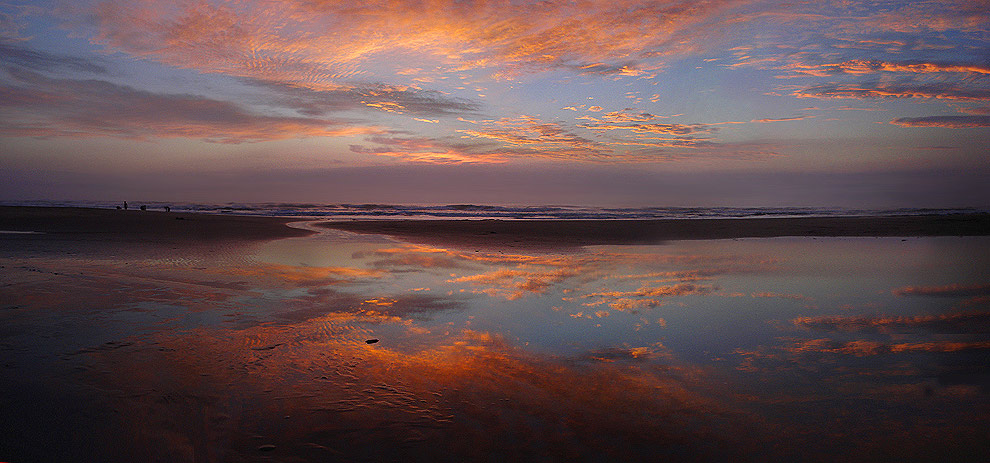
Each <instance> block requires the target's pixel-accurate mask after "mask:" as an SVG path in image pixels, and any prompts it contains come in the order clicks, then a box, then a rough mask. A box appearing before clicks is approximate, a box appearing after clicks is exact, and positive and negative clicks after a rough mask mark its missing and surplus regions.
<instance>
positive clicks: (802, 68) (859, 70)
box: [788, 59, 990, 77]
mask: <svg viewBox="0 0 990 463" xmlns="http://www.w3.org/2000/svg"><path fill="white" fill-rule="evenodd" d="M788 68H789V69H792V70H794V71H795V72H798V73H801V74H807V75H812V76H820V77H821V76H832V75H838V74H851V75H865V74H875V73H881V72H886V73H910V74H952V73H962V74H972V75H976V76H981V75H988V74H990V66H985V65H981V64H970V63H939V62H926V61H884V60H877V59H851V60H846V61H842V62H838V63H822V64H814V63H808V62H794V63H792V64H790V65H789V66H788Z"/></svg>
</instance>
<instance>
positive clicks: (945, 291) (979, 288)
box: [891, 283, 990, 297]
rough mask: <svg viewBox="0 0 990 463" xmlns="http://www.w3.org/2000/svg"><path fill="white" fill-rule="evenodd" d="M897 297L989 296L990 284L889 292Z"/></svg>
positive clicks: (916, 288) (953, 285)
mask: <svg viewBox="0 0 990 463" xmlns="http://www.w3.org/2000/svg"><path fill="white" fill-rule="evenodd" d="M891 292H892V293H893V294H895V295H897V296H949V297H953V296H983V295H988V294H990V283H977V284H966V285H964V284H959V283H954V284H951V285H943V286H905V287H903V288H897V289H894V290H892V291H891Z"/></svg>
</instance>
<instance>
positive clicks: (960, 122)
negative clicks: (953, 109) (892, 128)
mask: <svg viewBox="0 0 990 463" xmlns="http://www.w3.org/2000/svg"><path fill="white" fill-rule="evenodd" d="M890 123H891V124H894V125H900V126H902V127H942V128H946V129H972V128H978V127H990V116H926V117H899V118H897V119H894V120H892V121H890Z"/></svg>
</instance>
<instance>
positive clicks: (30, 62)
mask: <svg viewBox="0 0 990 463" xmlns="http://www.w3.org/2000/svg"><path fill="white" fill-rule="evenodd" d="M97 61H98V60H92V59H83V58H76V57H74V56H66V55H58V54H53V53H47V52H43V51H38V50H33V49H31V48H27V47H20V46H16V45H12V44H9V43H3V42H2V41H0V62H3V63H5V64H7V65H16V66H21V67H25V68H28V69H34V70H37V71H59V70H65V71H80V72H88V73H92V74H106V72H107V69H106V67H105V66H103V65H102V64H99V63H98V62H97Z"/></svg>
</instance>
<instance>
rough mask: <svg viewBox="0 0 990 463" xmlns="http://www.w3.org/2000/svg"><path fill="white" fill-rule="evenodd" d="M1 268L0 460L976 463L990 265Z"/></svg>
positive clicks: (86, 256) (883, 254)
mask: <svg viewBox="0 0 990 463" xmlns="http://www.w3.org/2000/svg"><path fill="white" fill-rule="evenodd" d="M114 256H118V254H117V253H110V252H107V251H106V250H103V251H101V253H99V254H95V255H94V254H93V253H80V254H67V253H65V252H55V251H50V250H49V251H46V252H40V253H39V252H23V253H19V252H9V253H7V255H4V256H3V257H2V259H0V265H2V268H0V275H2V277H3V278H2V280H3V283H2V284H3V290H2V292H0V321H2V323H0V359H2V369H0V392H2V398H0V410H2V411H0V418H2V420H3V422H4V423H5V432H4V433H3V437H0V460H4V461H16V462H28V461H55V460H61V461H425V460H429V461H532V460H538V461H559V460H575V461H608V460H603V459H610V460H611V461H728V460H732V461H739V460H779V459H793V460H801V461H834V460H841V461H882V460H898V461H929V460H933V459H937V460H939V461H948V460H958V461H978V460H981V459H985V458H986V457H987V456H988V455H990V448H988V443H987V442H988V431H987V429H990V426H988V425H990V400H988V397H990V396H988V392H990V391H988V385H990V369H988V365H990V277H988V276H990V239H988V238H986V237H972V238H908V239H902V238H842V239H821V238H819V239H813V238H776V239H745V240H712V241H684V242H672V243H668V244H664V245H654V246H597V247H588V248H580V249H568V250H564V251H560V252H553V251H540V252H535V251H527V252H523V251H519V250H514V251H512V252H510V251H508V250H502V251H499V250H497V249H496V250H492V249H485V250H481V249H455V248H438V247H431V246H427V245H419V244H409V243H403V242H398V241H393V240H390V239H387V238H385V237H377V236H363V235H353V234H348V233H344V232H334V231H327V230H324V231H322V232H321V233H320V234H318V235H314V236H310V237H305V238H290V239H283V240H277V241H272V242H268V243H264V244H261V245H256V246H249V247H247V246H246V247H240V248H229V249H225V250H224V251H223V252H209V253H203V252H195V251H194V250H190V251H189V252H184V253H183V252H179V251H174V252H160V250H158V251H156V252H147V253H142V252H134V251H133V250H131V251H129V252H125V253H119V256H118V257H114Z"/></svg>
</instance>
